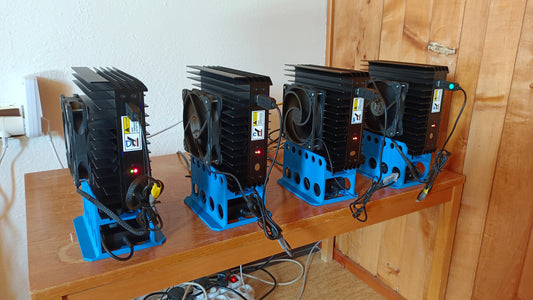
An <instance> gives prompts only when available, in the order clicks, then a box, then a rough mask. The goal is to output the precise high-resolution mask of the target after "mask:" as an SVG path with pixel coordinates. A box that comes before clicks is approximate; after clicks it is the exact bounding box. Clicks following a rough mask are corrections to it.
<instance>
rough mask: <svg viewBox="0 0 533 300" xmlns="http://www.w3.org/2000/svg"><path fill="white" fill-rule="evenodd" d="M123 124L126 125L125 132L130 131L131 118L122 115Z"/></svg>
mask: <svg viewBox="0 0 533 300" xmlns="http://www.w3.org/2000/svg"><path fill="white" fill-rule="evenodd" d="M122 124H123V126H124V133H130V118H128V117H122Z"/></svg>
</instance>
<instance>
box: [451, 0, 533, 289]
mask: <svg viewBox="0 0 533 300" xmlns="http://www.w3.org/2000/svg"><path fill="white" fill-rule="evenodd" d="M524 7H525V1H504V0H498V1H496V0H494V1H491V3H490V7H489V12H488V19H487V29H486V35H485V41H484V45H483V49H482V54H481V64H480V69H479V74H478V78H477V88H476V90H475V93H474V94H470V95H471V98H470V99H471V101H473V107H472V119H471V123H470V132H469V136H468V144H467V147H466V153H465V162H464V168H463V173H464V174H465V175H466V177H467V183H466V184H465V187H464V190H463V209H461V211H460V213H459V221H458V223H459V225H458V232H457V234H456V239H455V247H454V254H453V260H452V269H451V276H450V279H449V283H448V291H449V292H450V294H449V296H450V299H458V298H457V297H459V298H469V297H470V296H471V292H470V291H471V288H472V286H473V283H474V282H473V279H474V276H475V274H476V273H475V271H476V266H477V260H478V256H479V251H480V249H481V239H482V236H483V229H484V226H485V221H486V213H487V208H488V203H489V197H490V193H491V190H492V184H493V178H494V168H495V166H496V159H497V157H498V149H499V145H500V139H501V134H502V128H503V122H504V116H505V111H506V109H507V101H508V95H509V89H510V86H511V79H512V77H513V70H514V66H515V59H516V51H517V48H518V40H519V37H520V31H521V22H522V17H523V14H524ZM476 9H477V8H476ZM474 26H475V24H474ZM465 38H468V36H465ZM478 55H479V54H478ZM457 260H460V263H459V262H458V261H457Z"/></svg>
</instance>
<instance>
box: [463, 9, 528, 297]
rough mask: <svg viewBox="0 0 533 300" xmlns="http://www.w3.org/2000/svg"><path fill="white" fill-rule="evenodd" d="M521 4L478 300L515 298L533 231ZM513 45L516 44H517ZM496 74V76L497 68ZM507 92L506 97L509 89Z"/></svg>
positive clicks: (525, 25)
mask: <svg viewBox="0 0 533 300" xmlns="http://www.w3.org/2000/svg"><path fill="white" fill-rule="evenodd" d="M519 4H520V3H517V6H516V7H514V8H513V7H509V8H508V9H509V10H510V11H513V12H515V14H516V15H517V19H515V20H512V21H513V22H517V23H518V24H516V25H514V24H513V27H514V26H517V27H518V28H516V29H515V30H520V29H522V36H521V40H520V45H519V48H518V55H517V59H516V66H515V69H514V75H513V76H512V87H511V92H510V94H509V101H508V105H507V111H506V113H505V123H504V125H503V133H502V136H501V139H502V141H501V145H500V149H499V151H498V153H497V157H496V158H497V163H496V170H495V174H494V183H493V186H492V193H491V197H490V204H489V210H488V214H487V221H486V225H485V230H484V234H483V243H482V247H481V253H480V255H479V263H478V266H477V272H476V279H475V284H474V291H473V294H472V296H473V298H475V299H488V298H497V299H514V298H515V297H516V296H515V295H516V292H517V290H518V285H519V283H520V280H521V275H522V269H523V267H522V265H523V263H524V259H525V256H526V253H527V249H528V240H529V237H530V234H531V228H532V226H533V201H531V199H532V198H533V197H532V195H533V186H532V185H531V180H530V178H531V171H533V159H532V157H531V154H530V153H531V150H532V149H533V138H531V137H532V132H533V105H532V103H533V91H532V88H531V86H530V85H531V82H532V81H533V73H532V70H533V52H532V51H533V32H532V31H531V29H532V28H533V2H532V1H529V2H528V7H527V12H526V15H525V16H526V17H525V19H524V22H523V25H522V27H521V26H520V21H521V13H522V11H523V7H522V6H520V5H519ZM509 22H511V20H509ZM510 42H513V43H514V40H513V41H510ZM509 55H512V54H511V53H510V54H509ZM491 70H492V71H496V70H495V68H491ZM502 84H503V83H502ZM502 89H503V91H502V92H504V91H505V87H502ZM498 125H499V124H498ZM527 199H529V200H527ZM527 272H529V270H528V271H526V273H527ZM494 274H499V275H498V276H495V275H494ZM531 284H533V281H531V282H529V283H526V285H527V288H529V289H531V287H530V285H531Z"/></svg>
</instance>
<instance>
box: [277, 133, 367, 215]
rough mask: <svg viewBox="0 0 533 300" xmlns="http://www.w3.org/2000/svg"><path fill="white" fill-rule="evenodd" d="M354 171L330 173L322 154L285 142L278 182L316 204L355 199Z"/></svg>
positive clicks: (308, 201)
mask: <svg viewBox="0 0 533 300" xmlns="http://www.w3.org/2000/svg"><path fill="white" fill-rule="evenodd" d="M356 174H357V172H356V170H355V169H352V170H344V171H341V172H337V173H334V174H332V173H331V172H330V171H328V170H327V168H326V160H325V159H324V157H322V156H321V155H318V154H315V153H313V152H311V151H308V150H306V149H304V148H302V147H300V146H297V145H295V144H293V143H291V142H289V141H286V142H285V150H284V152H283V177H282V178H281V179H280V180H278V183H279V184H280V185H281V186H283V187H284V188H286V189H287V190H289V191H291V192H292V193H293V194H295V195H296V196H298V197H299V198H300V199H302V200H304V201H305V202H307V203H309V204H311V205H314V206H319V205H324V204H329V203H334V202H339V201H344V200H348V199H353V198H357V193H356V192H355V177H356ZM346 183H348V184H346ZM345 185H346V187H345V188H341V186H342V187H344V186H345Z"/></svg>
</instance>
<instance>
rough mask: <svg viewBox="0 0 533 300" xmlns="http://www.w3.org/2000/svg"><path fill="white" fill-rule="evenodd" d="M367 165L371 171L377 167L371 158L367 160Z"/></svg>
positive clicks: (374, 160)
mask: <svg viewBox="0 0 533 300" xmlns="http://www.w3.org/2000/svg"><path fill="white" fill-rule="evenodd" d="M368 165H369V166H370V168H371V169H375V168H376V167H377V166H378V163H377V162H376V159H375V158H373V157H371V158H370V159H369V160H368Z"/></svg>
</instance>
